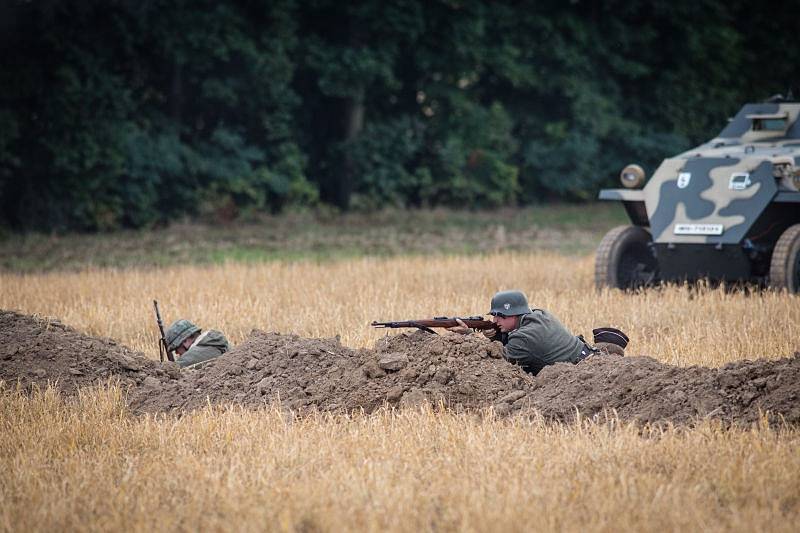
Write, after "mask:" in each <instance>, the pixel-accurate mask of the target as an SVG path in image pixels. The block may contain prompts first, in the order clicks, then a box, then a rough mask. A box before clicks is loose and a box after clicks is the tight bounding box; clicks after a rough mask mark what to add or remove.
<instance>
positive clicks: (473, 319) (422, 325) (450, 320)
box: [372, 316, 500, 334]
mask: <svg viewBox="0 0 800 533" xmlns="http://www.w3.org/2000/svg"><path fill="white" fill-rule="evenodd" d="M459 321H461V322H463V323H464V325H465V326H467V327H468V328H474V329H483V330H487V329H493V330H495V334H499V333H500V327H499V326H498V325H497V324H495V323H494V322H492V321H491V320H484V319H483V317H482V316H466V317H448V316H436V317H433V318H422V319H419V320H401V321H397V322H373V323H372V327H374V328H418V329H421V330H423V331H427V332H428V333H435V332H434V331H433V329H431V328H454V327H456V326H460V325H461V324H459V323H458V322H459Z"/></svg>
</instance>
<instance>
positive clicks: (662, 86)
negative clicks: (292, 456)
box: [0, 0, 800, 231]
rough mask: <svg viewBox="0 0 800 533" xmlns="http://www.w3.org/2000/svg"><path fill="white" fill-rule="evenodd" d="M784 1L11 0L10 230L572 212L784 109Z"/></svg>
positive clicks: (787, 8) (6, 170)
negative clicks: (362, 212) (339, 215)
mask: <svg viewBox="0 0 800 533" xmlns="http://www.w3.org/2000/svg"><path fill="white" fill-rule="evenodd" d="M794 15H797V8H796V7H795V4H794V2H788V1H786V2H777V3H774V4H772V5H769V6H767V5H755V4H752V3H751V2H745V1H744V0H725V1H722V0H674V1H670V2H666V1H663V2H627V1H620V0H610V1H606V2H600V1H584V0H573V1H571V2H563V1H556V0H544V1H536V2H534V1H511V0H499V1H493V2H488V1H477V0H435V1H427V2H423V1H418V0H383V1H374V0H373V1H362V2H353V3H347V2H337V1H334V0H307V1H304V2H299V1H296V0H274V1H269V2H267V1H257V0H252V1H245V0H240V1H234V0H214V1H212V0H194V1H189V0H136V1H133V0H130V1H129V0H73V1H69V0H67V1H64V0H32V1H19V0H11V1H8V2H4V3H2V4H0V39H2V40H3V43H2V48H0V55H1V56H2V69H0V205H2V215H1V218H0V224H1V225H4V226H6V227H10V228H13V229H16V230H29V229H37V230H48V231H53V230H58V231H60V230H82V231H87V230H88V231H94V230H107V229H114V228H119V227H132V228H137V227H144V226H150V225H153V224H156V223H162V222H164V221H166V220H169V219H170V218H172V217H176V216H189V217H197V218H200V219H209V220H211V219H213V220H219V219H220V218H222V219H233V218H236V217H241V216H246V215H247V214H249V213H255V212H259V211H266V212H279V211H281V210H284V209H287V208H294V207H302V206H315V205H321V204H327V205H331V206H335V207H337V208H340V209H374V208H376V207H378V206H385V205H392V206H401V207H427V206H457V207H469V208H484V207H496V206H503V205H524V204H531V203H537V202H543V201H549V200H552V199H562V200H577V201H580V200H586V199H589V198H592V197H594V196H595V195H596V192H597V190H598V189H599V188H600V187H602V186H607V185H614V183H616V176H617V174H618V172H619V170H620V168H622V166H624V165H625V164H627V163H629V162H639V163H641V164H643V166H644V167H645V168H646V169H647V170H648V171H650V172H652V171H653V170H654V169H655V166H656V165H657V164H658V162H659V161H660V160H661V159H662V158H663V157H665V156H668V155H671V154H674V153H676V152H678V151H681V150H684V149H687V148H688V147H690V146H691V145H693V144H696V143H698V142H700V141H703V140H705V139H707V138H710V137H711V136H713V135H714V134H716V133H717V132H718V131H719V130H721V129H722V127H723V126H724V125H725V121H726V119H727V117H729V116H732V115H733V114H734V113H735V111H736V110H737V109H738V108H739V106H740V105H741V104H742V103H744V102H745V101H755V100H762V99H764V98H766V97H768V96H770V95H772V94H775V93H785V92H786V90H787V89H788V88H789V87H790V86H791V84H792V83H793V82H794V81H795V79H794V78H793V76H794V70H795V65H794V63H793V60H792V58H794V57H797V56H798V52H799V51H800V44H798V42H797V38H796V29H795V27H794V25H795V20H796V17H795V16H794Z"/></svg>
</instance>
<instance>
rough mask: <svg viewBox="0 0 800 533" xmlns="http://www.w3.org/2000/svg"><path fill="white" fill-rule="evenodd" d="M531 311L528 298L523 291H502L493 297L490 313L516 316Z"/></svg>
mask: <svg viewBox="0 0 800 533" xmlns="http://www.w3.org/2000/svg"><path fill="white" fill-rule="evenodd" d="M530 312H531V308H530V306H529V305H528V298H526V297H525V295H524V294H523V293H522V291H500V292H498V293H497V294H495V295H494V297H493V298H492V309H491V311H489V314H490V315H495V316H515V315H526V314H528V313H530Z"/></svg>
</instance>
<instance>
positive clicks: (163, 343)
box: [153, 300, 175, 362]
mask: <svg viewBox="0 0 800 533" xmlns="http://www.w3.org/2000/svg"><path fill="white" fill-rule="evenodd" d="M153 308H155V310H156V323H157V324H158V331H159V332H160V333H161V339H160V340H159V341H158V357H159V358H160V359H161V362H164V354H167V359H168V360H169V361H174V360H175V357H173V356H172V352H171V351H170V350H169V349H168V346H167V337H166V335H165V334H164V323H163V322H162V321H161V313H159V312H158V302H157V301H155V300H153Z"/></svg>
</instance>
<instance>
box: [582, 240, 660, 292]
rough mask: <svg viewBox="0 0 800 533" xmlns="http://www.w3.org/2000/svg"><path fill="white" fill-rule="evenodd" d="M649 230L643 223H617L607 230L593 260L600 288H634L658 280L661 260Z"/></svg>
mask: <svg viewBox="0 0 800 533" xmlns="http://www.w3.org/2000/svg"><path fill="white" fill-rule="evenodd" d="M651 241H652V238H651V237H650V233H649V232H648V231H647V230H646V229H644V228H642V227H640V226H618V227H616V228H614V229H612V230H611V231H609V232H608V233H606V235H605V237H603V240H602V241H600V246H598V247H597V255H596V256H595V263H594V284H595V287H596V288H597V289H602V288H604V287H611V288H617V289H635V288H638V287H644V286H647V285H651V284H653V283H655V282H656V281H658V261H657V260H656V257H655V256H654V255H653V252H652V250H651V249H650V246H649V244H650V242H651Z"/></svg>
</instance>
